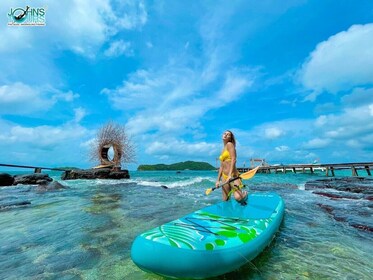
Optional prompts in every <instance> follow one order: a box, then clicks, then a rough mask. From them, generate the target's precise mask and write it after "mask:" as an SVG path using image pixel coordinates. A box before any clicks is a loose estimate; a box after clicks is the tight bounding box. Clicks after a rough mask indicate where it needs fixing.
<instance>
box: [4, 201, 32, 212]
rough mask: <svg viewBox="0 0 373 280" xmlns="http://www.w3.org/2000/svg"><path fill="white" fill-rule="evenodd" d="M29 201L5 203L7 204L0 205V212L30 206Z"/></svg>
mask: <svg viewBox="0 0 373 280" xmlns="http://www.w3.org/2000/svg"><path fill="white" fill-rule="evenodd" d="M30 204H31V202H30V201H16V202H7V203H0V210H5V209H10V208H15V207H23V206H27V205H30Z"/></svg>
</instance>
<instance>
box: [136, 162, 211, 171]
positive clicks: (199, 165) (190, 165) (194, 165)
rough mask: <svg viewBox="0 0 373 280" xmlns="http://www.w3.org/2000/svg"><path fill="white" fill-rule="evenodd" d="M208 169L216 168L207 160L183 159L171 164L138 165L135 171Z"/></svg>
mask: <svg viewBox="0 0 373 280" xmlns="http://www.w3.org/2000/svg"><path fill="white" fill-rule="evenodd" d="M184 170H194V171H208V170H210V171H211V170H216V168H215V167H214V166H212V165H211V164H209V163H207V162H196V161H184V162H178V163H173V164H147V165H144V164H142V165H139V166H138V167H137V171H184Z"/></svg>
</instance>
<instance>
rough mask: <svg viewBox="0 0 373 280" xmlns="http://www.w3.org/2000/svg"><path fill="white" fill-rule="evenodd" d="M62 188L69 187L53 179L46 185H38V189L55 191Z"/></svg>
mask: <svg viewBox="0 0 373 280" xmlns="http://www.w3.org/2000/svg"><path fill="white" fill-rule="evenodd" d="M61 189H67V187H66V186H64V185H62V184H60V183H59V182H57V181H52V182H49V183H48V184H46V185H39V186H38V187H37V190H38V191H55V190H61Z"/></svg>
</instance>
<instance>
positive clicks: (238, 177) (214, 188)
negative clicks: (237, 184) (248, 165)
mask: <svg viewBox="0 0 373 280" xmlns="http://www.w3.org/2000/svg"><path fill="white" fill-rule="evenodd" d="M240 178H241V177H240V176H237V177H234V178H232V179H230V180H229V181H227V182H224V183H222V184H220V185H219V186H217V187H213V188H212V190H213V191H214V190H216V189H218V188H220V187H222V186H224V185H225V184H229V183H230V182H233V181H234V180H237V179H240Z"/></svg>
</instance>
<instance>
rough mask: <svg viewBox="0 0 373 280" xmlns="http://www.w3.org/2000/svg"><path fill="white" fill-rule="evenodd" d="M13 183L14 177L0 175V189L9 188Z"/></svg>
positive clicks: (5, 174)
mask: <svg viewBox="0 0 373 280" xmlns="http://www.w3.org/2000/svg"><path fill="white" fill-rule="evenodd" d="M13 183H14V177H13V176H12V175H10V174H8V173H0V187H3V186H11V185H13Z"/></svg>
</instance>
